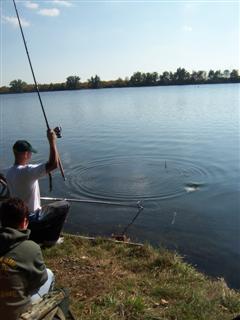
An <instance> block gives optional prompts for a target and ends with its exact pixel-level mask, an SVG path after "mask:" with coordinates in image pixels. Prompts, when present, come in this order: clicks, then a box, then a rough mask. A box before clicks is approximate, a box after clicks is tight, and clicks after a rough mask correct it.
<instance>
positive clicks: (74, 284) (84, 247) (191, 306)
mask: <svg viewBox="0 0 240 320" xmlns="http://www.w3.org/2000/svg"><path fill="white" fill-rule="evenodd" d="M44 257H45V261H46V265H47V266H48V267H50V268H51V269H52V270H53V271H54V273H55V275H56V279H57V285H58V286H62V287H67V288H69V289H70V303H71V309H72V311H73V313H74V314H75V316H76V319H79V320H81V319H84V320H90V319H91V320H95V319H96V320H101V319H103V320H108V319H109V320H110V319H111V320H123V319H126V320H135V319H136V320H157V319H161V320H195V319H196V320H208V319H209V320H220V319H221V320H231V319H233V318H234V317H235V316H236V315H238V314H240V293H239V292H237V291H234V290H230V289H229V288H228V287H227V285H226V283H225V282H224V280H214V279H210V278H208V277H206V276H204V275H203V274H201V273H199V272H198V271H196V269H194V268H193V267H192V266H190V265H189V264H186V263H184V262H183V261H182V259H181V257H179V256H178V255H176V254H175V253H172V252H169V251H167V250H164V249H162V248H159V249H154V248H153V247H151V246H149V245H144V246H142V247H141V246H132V245H128V244H125V243H114V242H111V241H108V240H104V239H96V240H95V241H90V240H86V239H82V238H80V237H75V236H70V235H65V241H64V243H63V244H62V245H59V246H55V247H53V248H50V249H45V250H44Z"/></svg>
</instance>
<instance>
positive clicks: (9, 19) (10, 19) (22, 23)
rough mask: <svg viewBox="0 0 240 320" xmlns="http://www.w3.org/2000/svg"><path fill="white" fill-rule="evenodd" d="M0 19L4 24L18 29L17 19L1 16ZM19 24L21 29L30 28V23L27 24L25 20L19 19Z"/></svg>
mask: <svg viewBox="0 0 240 320" xmlns="http://www.w3.org/2000/svg"><path fill="white" fill-rule="evenodd" d="M2 19H3V21H4V22H6V23H8V24H10V25H12V26H13V27H18V19H17V18H16V17H9V16H2ZM20 22H21V25H22V27H29V26H30V22H28V21H27V20H25V19H23V18H20Z"/></svg>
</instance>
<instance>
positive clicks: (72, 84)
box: [66, 76, 80, 90]
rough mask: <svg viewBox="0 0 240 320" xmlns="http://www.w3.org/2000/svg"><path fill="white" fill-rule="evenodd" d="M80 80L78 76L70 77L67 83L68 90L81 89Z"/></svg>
mask: <svg viewBox="0 0 240 320" xmlns="http://www.w3.org/2000/svg"><path fill="white" fill-rule="evenodd" d="M79 81H80V78H79V77H78V76H69V77H67V81H66V88H67V89H70V90H73V89H77V88H78V87H79Z"/></svg>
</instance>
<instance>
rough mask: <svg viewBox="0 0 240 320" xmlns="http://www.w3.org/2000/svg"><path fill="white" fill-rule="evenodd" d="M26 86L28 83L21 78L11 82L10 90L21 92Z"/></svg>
mask: <svg viewBox="0 0 240 320" xmlns="http://www.w3.org/2000/svg"><path fill="white" fill-rule="evenodd" d="M26 86H27V83H26V82H24V81H22V80H21V79H18V80H12V81H11V82H10V91H11V92H17V93H20V92H23V91H24V89H25V88H26Z"/></svg>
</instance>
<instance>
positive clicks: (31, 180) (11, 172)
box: [6, 129, 69, 244]
mask: <svg viewBox="0 0 240 320" xmlns="http://www.w3.org/2000/svg"><path fill="white" fill-rule="evenodd" d="M47 138H48V142H49V147H50V151H49V160H48V161H47V162H46V163H41V164H29V161H30V160H31V157H32V153H37V151H36V150H35V149H34V148H33V147H32V145H31V144H30V143H29V142H28V141H26V140H18V141H16V142H15V144H14V145H13V153H14V158H15V161H14V165H13V166H12V167H10V168H9V169H8V171H7V174H6V180H7V184H8V188H9V191H10V196H11V197H18V198H20V199H22V200H23V201H25V202H26V204H27V205H28V208H29V211H30V215H29V228H30V229H31V231H32V232H31V239H32V240H34V241H36V242H38V243H45V244H46V243H47V242H53V243H54V242H56V241H57V240H58V238H59V235H60V232H61V229H62V226H63V223H64V221H65V218H66V216H67V213H68V210H69V204H68V203H67V202H66V201H64V200H63V201H59V202H56V203H53V204H49V205H48V206H45V207H43V208H41V201H40V190H39V183H38V179H39V178H41V177H43V176H45V175H47V174H49V173H50V172H51V171H53V170H54V169H56V168H57V167H58V159H59V158H58V151H57V145H56V134H55V132H54V130H51V129H48V130H47Z"/></svg>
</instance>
